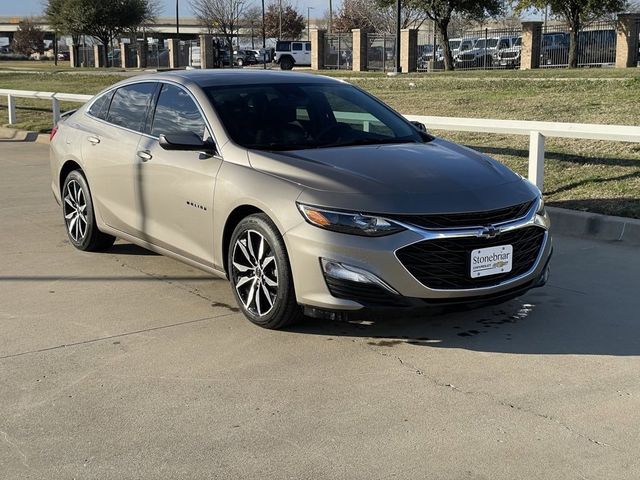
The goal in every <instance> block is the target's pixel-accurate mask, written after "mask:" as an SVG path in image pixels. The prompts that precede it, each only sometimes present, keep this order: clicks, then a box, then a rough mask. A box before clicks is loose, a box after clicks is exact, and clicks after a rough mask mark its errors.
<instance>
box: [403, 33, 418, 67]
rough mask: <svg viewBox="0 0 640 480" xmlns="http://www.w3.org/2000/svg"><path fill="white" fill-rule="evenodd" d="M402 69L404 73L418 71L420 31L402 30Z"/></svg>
mask: <svg viewBox="0 0 640 480" xmlns="http://www.w3.org/2000/svg"><path fill="white" fill-rule="evenodd" d="M400 68H401V70H402V72H404V73H408V72H415V71H417V70H418V30H416V29H415V28H405V29H402V30H400Z"/></svg>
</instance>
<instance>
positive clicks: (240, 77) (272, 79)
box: [131, 69, 344, 87]
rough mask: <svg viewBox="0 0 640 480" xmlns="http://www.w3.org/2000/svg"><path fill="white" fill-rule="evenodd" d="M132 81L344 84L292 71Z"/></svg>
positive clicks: (190, 73)
mask: <svg viewBox="0 0 640 480" xmlns="http://www.w3.org/2000/svg"><path fill="white" fill-rule="evenodd" d="M131 80H134V81H136V82H139V81H145V80H146V81H161V80H169V81H174V82H178V83H185V84H188V83H195V84H196V85H198V86H199V87H210V86H223V85H242V84H244V85H259V84H262V83H318V84H335V83H344V82H342V81H341V80H338V79H335V78H330V77H325V76H323V75H314V74H310V73H298V72H291V71H273V70H249V69H226V70H222V69H220V70H217V69H216V70H176V71H173V72H163V73H155V74H149V75H139V76H136V77H133V78H132V79H131Z"/></svg>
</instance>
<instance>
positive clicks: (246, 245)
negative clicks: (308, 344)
mask: <svg viewBox="0 0 640 480" xmlns="http://www.w3.org/2000/svg"><path fill="white" fill-rule="evenodd" d="M261 239H262V240H264V242H265V243H264V244H263V246H262V250H261V249H260V241H261ZM256 265H258V266H259V269H258V268H256ZM228 270H229V280H230V281H231V289H232V291H233V295H234V296H235V298H236V301H237V302H238V305H239V306H240V310H242V313H244V315H245V317H247V318H248V319H249V320H250V321H251V322H253V323H255V324H256V325H258V326H260V327H264V328H269V329H279V328H283V327H285V326H287V325H291V324H293V323H295V322H297V321H299V320H300V319H301V318H302V317H303V314H302V307H300V306H299V305H298V304H297V302H296V293H295V290H294V286H293V278H292V276H291V268H290V265H289V257H288V255H287V250H286V247H285V244H284V240H283V239H282V236H281V235H280V232H278V229H277V228H276V226H275V225H274V224H273V222H272V221H271V220H270V219H269V217H268V216H267V215H265V214H255V215H250V216H248V217H246V218H244V219H243V220H242V221H240V223H239V224H238V225H237V226H236V228H235V230H234V231H233V234H232V235H231V240H230V242H229V253H228ZM274 280H275V283H276V286H275V287H274V286H273V283H274ZM256 292H257V293H256Z"/></svg>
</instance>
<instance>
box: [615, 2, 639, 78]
mask: <svg viewBox="0 0 640 480" xmlns="http://www.w3.org/2000/svg"><path fill="white" fill-rule="evenodd" d="M639 34H640V15H639V14H637V13H636V14H620V15H618V23H617V25H616V35H617V36H618V39H617V42H616V68H628V67H637V66H638V35H639Z"/></svg>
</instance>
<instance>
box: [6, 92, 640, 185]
mask: <svg viewBox="0 0 640 480" xmlns="http://www.w3.org/2000/svg"><path fill="white" fill-rule="evenodd" d="M0 95H6V96H7V99H8V102H7V105H8V107H9V124H13V123H16V110H15V101H14V98H16V97H20V98H40V99H47V100H51V103H52V110H53V123H54V125H55V124H56V123H57V122H58V120H59V119H60V101H61V100H62V101H70V102H79V103H84V102H86V101H88V100H89V99H91V98H92V97H93V96H92V95H78V94H73V93H54V92H35V91H27V90H7V89H0ZM405 117H406V118H407V119H408V120H411V121H417V122H421V123H423V124H424V125H425V126H426V127H427V128H428V129H429V130H449V131H461V132H476V133H502V134H509V135H526V136H529V139H530V140H529V180H531V181H532V182H533V183H535V184H536V185H537V186H538V187H539V188H540V189H541V190H542V187H543V183H544V146H545V138H546V137H562V138H580V139H588V140H608V141H612V142H634V143H640V127H637V126H630V125H598V124H590V123H559V122H532V121H523V120H494V119H486V118H456V117H433V116H424V115H405ZM336 118H338V119H339V120H343V121H344V120H346V121H351V122H354V121H355V122H358V123H359V122H362V126H363V129H364V130H365V131H368V130H369V128H370V125H372V124H375V123H377V121H376V119H375V117H373V116H372V115H370V114H366V113H352V112H341V113H337V114H336Z"/></svg>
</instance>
